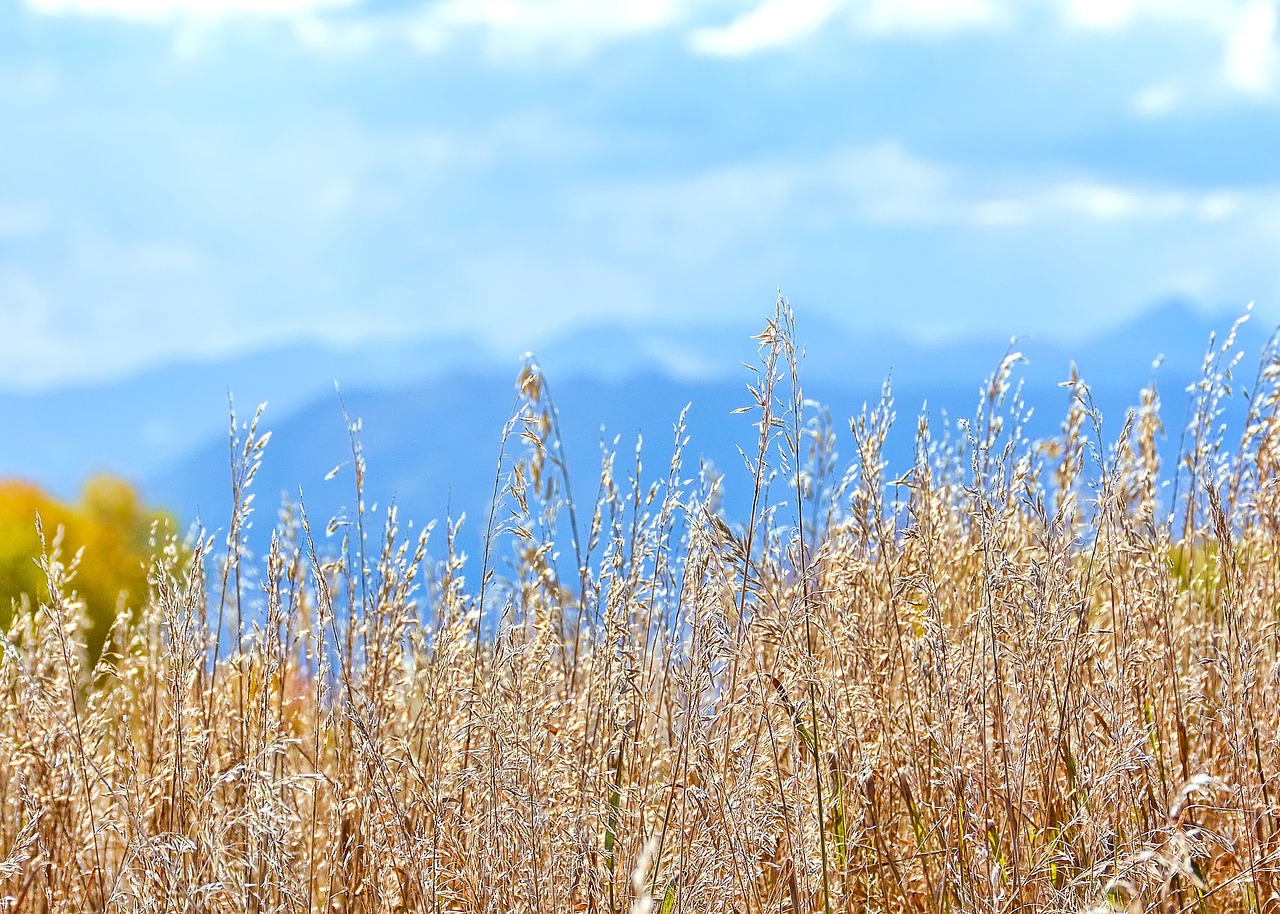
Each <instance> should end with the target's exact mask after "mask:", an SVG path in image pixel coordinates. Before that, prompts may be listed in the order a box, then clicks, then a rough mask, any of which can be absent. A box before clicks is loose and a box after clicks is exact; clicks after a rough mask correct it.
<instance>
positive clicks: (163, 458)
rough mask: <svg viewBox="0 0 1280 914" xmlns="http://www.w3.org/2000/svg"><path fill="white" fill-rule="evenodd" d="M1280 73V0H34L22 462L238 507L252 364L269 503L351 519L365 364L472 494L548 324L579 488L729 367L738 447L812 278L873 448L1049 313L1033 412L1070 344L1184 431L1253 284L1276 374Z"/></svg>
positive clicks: (1115, 399)
mask: <svg viewBox="0 0 1280 914" xmlns="http://www.w3.org/2000/svg"><path fill="white" fill-rule="evenodd" d="M1278 114H1280V36H1278V35H1277V4H1276V3H1274V2H1269V0H1244V2H1232V0H1215V2H1212V3H1205V2H1202V0H610V2H601V0H434V2H432V0H364V2H362V0H24V2H14V0H4V2H2V3H0V138H2V139H0V421H2V422H3V429H4V431H3V433H2V434H0V476H5V477H12V478H19V479H22V480H25V481H26V482H27V483H30V484H32V485H34V486H35V487H37V488H38V489H39V490H40V491H42V492H45V493H46V494H48V496H49V497H51V498H55V499H64V500H74V499H76V498H77V497H79V494H78V493H80V491H81V488H82V487H83V486H84V485H85V483H86V481H87V480H90V479H92V478H94V477H95V476H96V475H97V474H102V473H107V474H111V475H112V476H115V477H119V478H121V479H123V480H126V481H127V482H128V483H129V484H130V485H132V486H133V487H135V489H136V491H137V492H138V493H139V494H140V497H141V499H142V500H143V501H144V502H145V503H146V504H148V505H154V506H157V507H161V508H164V509H167V510H169V511H171V512H173V513H174V514H175V515H176V516H177V517H178V518H179V519H180V521H181V522H182V523H184V524H185V523H191V522H193V521H195V520H197V519H199V520H201V521H202V522H203V523H204V524H205V525H206V526H207V527H208V528H210V529H211V530H218V529H225V527H226V524H227V519H228V516H229V511H230V490H231V482H230V480H231V470H230V461H229V448H228V441H227V429H228V394H231V395H232V396H233V397H234V401H235V404H236V409H237V414H238V416H239V418H240V419H244V418H247V417H248V416H250V415H252V413H253V411H254V409H255V408H256V407H257V405H258V404H259V403H260V402H263V401H265V402H266V403H267V404H268V405H267V407H266V410H265V412H264V414H263V418H262V425H261V428H262V429H264V430H265V429H270V430H272V431H273V438H272V441H271V443H270V445H269V446H268V448H267V452H266V455H265V463H264V465H263V470H262V475H261V476H260V477H259V480H258V481H257V483H255V485H256V487H257V491H258V503H259V506H260V508H259V510H260V511H266V512H268V515H267V516H268V517H269V518H270V517H273V516H274V515H273V512H274V510H275V506H276V505H278V504H279V496H280V493H281V492H288V493H291V494H292V495H293V496H294V497H296V496H297V493H298V491H299V488H300V487H301V489H302V491H303V492H304V493H305V496H306V499H307V502H308V506H309V509H310V510H311V513H312V514H313V515H314V516H321V517H326V516H328V515H329V514H330V513H332V512H335V511H339V510H341V509H342V507H343V506H344V505H351V504H353V503H354V495H353V491H354V481H353V479H352V474H351V473H350V471H349V466H348V468H347V470H346V471H340V472H339V473H338V474H337V475H336V476H333V477H332V478H330V479H328V480H326V477H327V476H329V475H330V471H331V470H333V469H334V468H335V467H337V466H339V465H340V464H343V462H344V461H348V462H349V461H350V446H349V443H348V436H347V428H346V424H345V422H344V419H343V411H342V406H341V405H340V402H339V398H338V395H337V394H336V393H335V381H336V382H337V383H338V384H339V385H340V387H341V389H342V391H343V400H344V402H345V406H346V410H347V412H348V414H349V415H350V417H351V418H353V419H354V418H359V419H360V420H361V421H362V425H363V431H362V435H363V439H364V444H365V449H366V456H367V459H368V463H369V477H368V480H367V485H368V489H369V492H368V493H367V495H366V499H367V501H368V502H369V503H370V507H371V506H372V504H373V503H379V504H381V505H386V504H387V503H389V502H391V501H395V502H396V503H398V504H399V505H400V507H401V511H402V513H403V514H405V515H407V516H409V517H411V518H414V519H416V520H418V521H419V522H425V521H426V520H428V519H430V518H433V517H443V516H444V515H445V514H446V513H450V514H452V515H453V516H455V517H456V516H457V515H459V514H462V513H464V512H466V513H468V514H469V515H470V516H471V517H472V518H473V519H474V518H475V516H476V514H477V513H478V512H482V511H483V510H484V508H485V506H486V505H487V498H488V493H489V492H490V490H491V488H492V481H493V467H494V466H495V463H496V459H497V452H498V443H499V438H500V433H501V428H502V424H503V422H504V420H505V419H506V418H507V416H508V415H509V414H510V411H511V408H512V403H513V399H514V396H515V387H514V383H515V379H516V377H517V375H518V373H519V371H520V367H521V364H522V361H521V360H522V354H523V353H525V352H527V351H532V352H534V353H535V354H536V355H537V357H538V359H539V362H540V363H541V365H542V367H543V370H544V372H545V376H546V378H547V379H548V382H549V384H550V387H551V390H552V393H553V395H554V396H555V398H556V401H557V403H558V405H559V408H560V412H561V416H562V421H563V423H564V438H565V441H566V445H567V446H568V448H569V455H570V457H571V467H570V469H571V471H572V472H573V473H574V475H575V478H577V479H581V481H582V482H581V485H580V489H579V494H581V495H584V496H585V497H587V498H590V497H591V496H592V495H593V493H594V490H595V479H596V477H597V474H598V466H599V452H600V443H601V442H602V441H604V442H606V443H608V442H612V441H613V440H614V438H615V436H618V437H619V440H620V442H621V444H620V445H619V447H620V450H621V451H622V452H624V453H629V452H630V451H631V450H632V449H633V445H634V441H635V438H636V436H637V434H642V435H643V436H644V438H645V441H646V448H647V449H649V448H651V449H652V450H650V451H649V453H650V454H651V455H652V456H651V457H650V458H649V462H650V464H651V465H652V466H653V467H654V468H655V472H657V473H658V474H661V473H662V471H663V469H664V468H665V466H666V463H667V460H668V458H669V455H670V452H671V441H672V438H673V434H674V433H673V431H672V424H673V422H674V421H675V418H676V416H677V414H678V413H679V411H680V409H681V408H682V407H683V406H684V405H685V404H686V403H690V402H691V403H692V404H693V407H692V409H691V412H690V416H689V427H690V431H691V433H692V434H693V441H692V442H691V445H690V454H691V457H692V458H693V462H692V464H691V472H692V471H694V470H696V468H697V462H696V457H697V455H706V456H707V457H708V458H709V459H711V460H713V461H714V462H715V463H716V465H717V466H719V467H721V468H724V469H728V470H730V471H731V477H730V478H731V480H732V479H733V478H734V474H736V475H737V476H739V477H742V483H743V484H742V485H741V486H739V489H741V488H744V487H745V483H746V480H745V474H743V473H742V472H741V470H740V469H735V467H740V466H741V458H740V457H739V455H738V453H737V447H738V446H739V445H743V446H749V445H750V443H751V442H752V441H753V440H754V439H753V435H754V431H753V429H752V428H751V421H752V418H751V417H750V416H733V415H731V411H732V410H733V409H734V408H736V407H739V406H744V405H748V404H749V403H750V398H749V396H748V394H747V392H746V388H745V384H746V382H747V381H748V380H749V376H748V374H747V373H746V372H745V371H744V369H743V368H742V367H741V365H740V363H741V362H742V361H753V360H754V358H755V355H756V343H754V342H753V341H752V340H751V339H750V336H751V334H753V333H757V332H759V330H760V329H761V328H762V327H763V324H764V320H765V318H766V317H767V316H768V315H769V314H771V313H772V310H773V305H774V301H775V297H776V296H777V294H778V290H779V289H780V290H781V292H782V294H784V295H786V296H787V298H788V300H789V301H790V303H791V305H792V306H793V307H794V308H795V310H796V314H797V333H798V337H799V340H800V341H801V342H802V343H804V344H806V345H807V357H806V363H805V366H804V369H803V370H804V375H803V379H804V380H805V383H806V391H807V392H808V393H809V394H810V395H811V396H813V397H815V398H817V399H820V400H822V401H823V402H824V403H826V404H827V405H828V406H829V407H830V409H831V411H832V414H833V416H834V419H835V425H836V428H837V429H838V430H843V439H842V440H843V451H844V453H846V454H848V453H850V452H851V450H852V449H851V448H850V447H849V442H848V437H849V436H848V418H849V417H850V416H852V415H854V414H856V413H857V412H858V411H859V410H860V409H861V408H862V405H863V404H864V403H865V402H866V401H867V400H869V399H870V400H875V399H877V398H878V397H879V394H880V389H881V383H882V381H883V380H884V379H885V377H886V376H888V375H890V374H892V377H893V383H894V390H895V396H896V404H897V410H898V413H899V416H900V419H899V423H898V427H897V428H896V430H895V432H894V435H893V437H892V438H891V447H890V454H891V456H893V455H896V456H894V459H896V460H902V459H909V456H910V453H911V443H912V437H913V435H914V430H915V421H914V417H915V415H916V414H917V413H918V412H919V411H920V410H921V409H926V408H927V409H928V411H929V412H930V415H931V416H932V417H933V418H934V421H935V426H938V425H944V426H945V425H946V424H947V423H951V424H952V426H953V425H954V422H953V421H952V418H951V417H954V416H961V415H971V414H972V411H973V408H974V406H975V405H976V403H977V400H978V390H979V386H980V385H981V383H982V380H983V378H984V377H985V376H986V375H987V374H989V373H990V372H991V371H992V370H993V369H994V368H995V367H996V365H997V364H998V362H999V361H1000V359H1001V357H1002V356H1003V354H1004V353H1005V352H1006V350H1007V348H1008V346H1009V341H1010V338H1011V337H1014V336H1017V337H1018V343H1017V349H1018V350H1019V351H1021V352H1023V353H1024V354H1025V355H1026V357H1027V359H1028V363H1027V364H1026V365H1025V366H1022V367H1020V368H1019V369H1018V373H1017V374H1016V375H1015V377H1016V378H1020V379H1022V380H1023V381H1024V382H1025V384H1026V393H1025V395H1026V399H1027V400H1028V402H1029V403H1031V404H1032V405H1034V407H1035V409H1036V414H1035V419H1034V422H1035V423H1036V424H1035V425H1034V426H1033V431H1034V432H1035V433H1037V434H1052V433H1053V431H1054V430H1055V429H1056V428H1057V427H1058V425H1059V424H1060V423H1061V421H1062V417H1063V416H1064V415H1065V412H1066V408H1067V404H1068V401H1069V396H1070V394H1069V391H1065V390H1063V389H1062V388H1060V387H1059V386H1058V384H1059V382H1061V381H1063V380H1064V379H1065V378H1066V377H1067V376H1068V374H1069V371H1070V365H1071V363H1072V362H1073V361H1074V362H1077V363H1078V364H1079V366H1080V371H1081V374H1082V376H1083V378H1084V380H1085V381H1087V382H1088V383H1090V384H1091V386H1092V387H1093V390H1094V392H1095V395H1096V396H1097V399H1098V402H1099V404H1100V405H1101V406H1102V408H1103V415H1104V417H1105V418H1106V419H1107V422H1108V428H1109V430H1110V431H1111V432H1112V433H1113V434H1117V433H1118V432H1119V429H1120V427H1121V426H1122V424H1123V418H1124V410H1125V409H1126V408H1128V407H1129V406H1132V405H1134V404H1136V403H1137V402H1138V396H1139V390H1140V389H1141V388H1142V387H1143V386H1144V385H1146V384H1148V383H1151V382H1152V381H1153V380H1154V382H1155V383H1156V385H1157V387H1158V389H1159V390H1160V393H1161V396H1162V398H1163V400H1164V402H1165V420H1166V426H1167V427H1168V429H1169V435H1170V440H1171V441H1172V442H1173V445H1176V439H1177V436H1178V431H1179V426H1180V423H1181V422H1182V421H1183V417H1184V411H1185V409H1184V403H1185V394H1184V393H1183V390H1184V388H1185V387H1186V386H1187V384H1188V383H1190V382H1191V381H1192V380H1193V379H1194V376H1195V373H1196V371H1197V370H1198V368H1199V365H1200V362H1201V357H1202V354H1203V352H1204V349H1205V345H1206V343H1207V340H1208V336H1209V333H1210V332H1211V331H1212V330H1213V329H1215V328H1216V329H1218V330H1219V331H1225V330H1227V329H1228V328H1229V327H1230V325H1231V323H1232V322H1233V320H1234V319H1235V318H1236V317H1237V316H1239V315H1241V314H1242V313H1244V310H1245V308H1246V306H1247V305H1248V303H1250V302H1256V306H1255V307H1254V310H1253V312H1252V318H1251V320H1250V322H1249V323H1248V324H1247V325H1245V328H1244V330H1243V331H1242V334H1243V336H1242V339H1243V341H1244V343H1245V344H1246V347H1248V348H1251V350H1252V352H1253V353H1254V354H1255V363H1254V364H1252V365H1250V366H1249V368H1248V370H1247V371H1245V372H1244V374H1245V375H1247V376H1248V377H1250V378H1251V377H1252V376H1253V372H1254V371H1255V370H1256V353H1257V351H1258V350H1259V349H1260V348H1261V346H1262V344H1263V342H1264V341H1265V340H1266V339H1267V337H1269V335H1270V332H1271V329H1272V328H1273V326H1274V325H1275V324H1276V322H1277V320H1280V294H1278V293H1280V257H1278V256H1277V254H1278V253H1280V157H1277V155H1276V153H1275V151H1276V149H1277V148H1280V117H1278V116H1277V115H1278ZM1159 356H1163V360H1162V362H1161V364H1160V366H1159V367H1158V368H1153V362H1155V361H1157V359H1158V357H1159ZM926 404H927V405H926ZM731 491H732V486H731ZM263 506H265V507H263Z"/></svg>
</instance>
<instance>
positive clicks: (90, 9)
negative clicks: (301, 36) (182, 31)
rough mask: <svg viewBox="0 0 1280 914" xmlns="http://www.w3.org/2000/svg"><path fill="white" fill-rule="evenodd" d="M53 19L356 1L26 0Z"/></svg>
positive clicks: (166, 17)
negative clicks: (70, 16) (57, 17)
mask: <svg viewBox="0 0 1280 914" xmlns="http://www.w3.org/2000/svg"><path fill="white" fill-rule="evenodd" d="M25 2H26V4H27V6H28V7H29V8H30V9H32V10H34V11H35V12H37V13H43V14H45V15H50V16H65V15H79V16H103V17H110V18H114V19H125V20H129V21H132V22H149V23H167V22H174V21H180V20H202V21H212V20H219V19H231V18H236V17H250V18H253V17H257V18H265V19H282V18H291V17H295V16H299V15H302V14H305V13H314V12H318V11H324V10H331V9H336V8H339V7H344V6H350V5H352V4H353V3H354V2H356V0H25Z"/></svg>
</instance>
